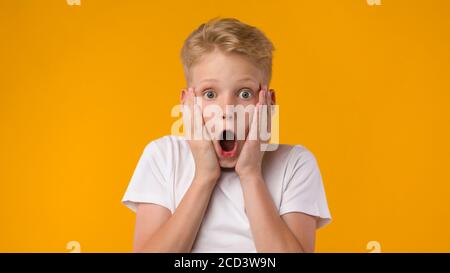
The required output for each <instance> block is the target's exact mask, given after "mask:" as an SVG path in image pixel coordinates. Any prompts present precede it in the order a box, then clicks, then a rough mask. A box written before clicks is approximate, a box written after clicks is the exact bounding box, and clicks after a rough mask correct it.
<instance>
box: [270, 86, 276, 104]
mask: <svg viewBox="0 0 450 273" xmlns="http://www.w3.org/2000/svg"><path fill="white" fill-rule="evenodd" d="M269 92H270V99H271V100H272V105H275V104H277V100H276V96H275V89H269Z"/></svg>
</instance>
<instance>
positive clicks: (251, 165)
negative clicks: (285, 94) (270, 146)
mask: <svg viewBox="0 0 450 273" xmlns="http://www.w3.org/2000/svg"><path fill="white" fill-rule="evenodd" d="M264 105H265V106H266V109H267V111H262V110H263V106H264ZM271 105H272V94H271V93H270V92H268V91H267V88H266V87H263V88H262V89H261V91H260V92H259V100H258V103H257V104H256V106H255V110H254V112H253V117H252V119H251V122H250V126H249V132H248V134H247V139H246V141H245V143H244V145H243V147H242V150H241V153H240V155H239V158H238V160H237V162H236V166H235V170H236V173H237V174H238V175H239V177H240V178H241V181H242V180H243V178H244V179H245V178H249V177H255V176H256V177H261V176H262V171H261V164H262V159H263V156H264V149H262V148H261V144H267V143H268V140H267V141H261V140H260V131H261V124H260V115H261V114H262V115H264V114H267V125H268V128H267V131H268V132H269V133H270V120H271V113H270V109H271ZM250 136H252V137H250Z"/></svg>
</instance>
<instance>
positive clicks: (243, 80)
mask: <svg viewBox="0 0 450 273" xmlns="http://www.w3.org/2000/svg"><path fill="white" fill-rule="evenodd" d="M218 81H219V80H217V79H204V80H201V81H200V82H218ZM247 81H252V82H255V83H257V81H255V80H254V79H252V78H248V77H247V78H242V79H240V80H238V82H247Z"/></svg>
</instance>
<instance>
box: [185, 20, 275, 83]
mask: <svg viewBox="0 0 450 273" xmlns="http://www.w3.org/2000/svg"><path fill="white" fill-rule="evenodd" d="M215 49H219V50H221V51H223V52H226V53H238V54H241V55H244V56H246V57H248V58H249V60H250V61H252V62H253V63H254V64H255V65H257V66H258V67H259V68H260V69H261V70H262V72H263V74H264V80H265V81H267V83H269V82H270V79H271V77H272V51H274V47H273V44H272V42H271V41H270V40H269V39H268V38H267V37H266V36H265V35H264V33H263V32H261V31H260V30H259V29H257V28H256V27H253V26H250V25H247V24H245V23H242V22H240V21H239V20H237V19H234V18H222V19H220V18H214V19H212V20H210V21H208V22H207V23H204V24H201V25H200V26H199V27H198V28H197V29H196V30H194V31H193V32H192V33H191V34H190V35H189V36H188V38H187V39H186V41H185V42H184V44H183V47H182V49H181V61H182V63H183V69H184V73H185V76H186V80H188V81H189V70H190V68H191V67H192V66H193V65H194V64H195V63H196V62H197V61H198V60H199V59H200V58H201V57H202V56H203V55H204V54H206V53H210V52H212V51H214V50H215Z"/></svg>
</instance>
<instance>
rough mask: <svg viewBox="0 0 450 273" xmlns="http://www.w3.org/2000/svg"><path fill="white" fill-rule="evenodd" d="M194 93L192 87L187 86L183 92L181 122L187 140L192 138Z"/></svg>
mask: <svg viewBox="0 0 450 273" xmlns="http://www.w3.org/2000/svg"><path fill="white" fill-rule="evenodd" d="M194 99H195V97H194V93H193V91H192V88H191V87H190V88H188V89H187V90H186V93H185V99H184V105H183V123H184V131H185V137H186V138H187V139H189V140H191V139H193V136H194V132H195V131H194V130H193V129H195V128H194V127H193V125H195V122H194V117H195V115H194Z"/></svg>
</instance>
